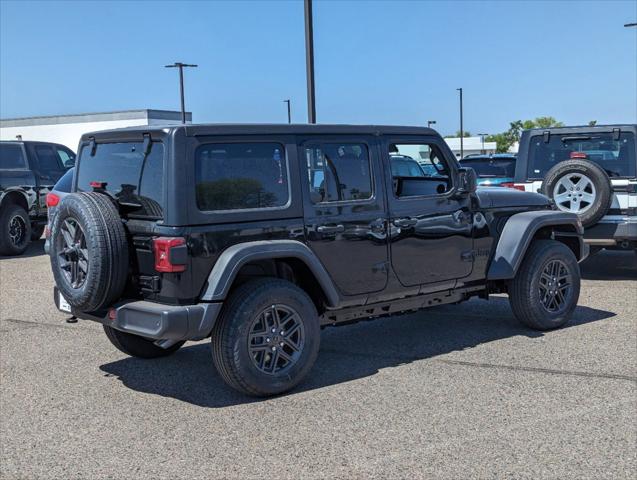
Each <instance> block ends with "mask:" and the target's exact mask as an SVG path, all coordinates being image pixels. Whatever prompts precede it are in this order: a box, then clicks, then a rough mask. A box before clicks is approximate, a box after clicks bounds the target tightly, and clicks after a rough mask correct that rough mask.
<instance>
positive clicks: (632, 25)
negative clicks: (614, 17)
mask: <svg viewBox="0 0 637 480" xmlns="http://www.w3.org/2000/svg"><path fill="white" fill-rule="evenodd" d="M624 27H637V23H625V24H624Z"/></svg>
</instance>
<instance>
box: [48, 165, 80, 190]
mask: <svg viewBox="0 0 637 480" xmlns="http://www.w3.org/2000/svg"><path fill="white" fill-rule="evenodd" d="M74 172H75V169H74V168H71V169H70V170H67V172H66V173H65V174H64V175H62V178H60V179H59V180H58V183H56V184H55V186H54V187H53V190H55V191H58V192H64V193H69V192H70V191H71V187H72V186H73V173H74Z"/></svg>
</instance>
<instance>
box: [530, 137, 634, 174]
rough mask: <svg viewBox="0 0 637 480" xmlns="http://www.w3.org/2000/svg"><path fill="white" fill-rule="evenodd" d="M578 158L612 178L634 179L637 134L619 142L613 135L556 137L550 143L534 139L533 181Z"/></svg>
mask: <svg viewBox="0 0 637 480" xmlns="http://www.w3.org/2000/svg"><path fill="white" fill-rule="evenodd" d="M571 158H577V159H582V160H588V161H591V162H595V163H596V164H598V165H599V166H600V167H602V168H603V169H604V170H605V171H606V173H608V176H609V177H611V178H613V177H634V176H635V169H636V165H635V163H636V161H635V135H634V134H633V133H632V132H622V133H621V134H620V135H619V139H616V137H614V135H613V133H611V132H608V133H590V134H588V133H581V134H576V135H573V134H569V135H566V134H564V135H558V134H552V135H550V137H549V141H548V142H544V138H543V136H542V135H536V136H533V137H531V141H530V148H529V166H528V176H529V178H537V179H541V178H544V176H545V175H546V173H547V172H548V171H549V170H550V169H551V168H552V167H553V166H554V165H556V164H557V163H559V162H563V161H564V160H569V159H571Z"/></svg>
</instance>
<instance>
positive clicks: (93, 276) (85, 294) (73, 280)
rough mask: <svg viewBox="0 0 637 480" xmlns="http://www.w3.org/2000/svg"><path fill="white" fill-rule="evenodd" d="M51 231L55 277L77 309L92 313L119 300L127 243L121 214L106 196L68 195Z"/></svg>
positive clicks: (126, 255) (125, 276)
mask: <svg viewBox="0 0 637 480" xmlns="http://www.w3.org/2000/svg"><path fill="white" fill-rule="evenodd" d="M52 231H53V236H52V238H51V255H50V257H51V269H52V270H53V277H54V278H55V283H56V284H57V286H58V288H59V290H60V292H61V294H62V295H63V296H64V298H65V299H66V300H67V301H68V302H69V303H70V304H71V305H72V306H73V307H75V308H76V309H78V310H80V311H83V312H93V311H96V310H99V309H101V308H105V307H108V306H110V305H111V304H112V303H113V302H114V301H116V300H117V299H118V298H120V296H121V294H122V292H123V290H124V287H125V285H126V278H127V273H128V245H127V243H126V231H125V230H124V225H123V224H122V221H121V219H120V217H119V213H118V211H117V209H116V207H115V205H114V204H113V202H112V200H111V199H110V198H109V197H108V196H107V195H106V194H103V193H95V192H82V193H74V194H71V195H68V196H67V197H65V198H64V200H63V201H62V202H61V203H60V205H59V207H58V214H57V215H56V217H55V222H54V225H53V228H52Z"/></svg>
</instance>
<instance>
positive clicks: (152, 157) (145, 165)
mask: <svg viewBox="0 0 637 480" xmlns="http://www.w3.org/2000/svg"><path fill="white" fill-rule="evenodd" d="M76 169H77V189H78V190H79V191H88V192H90V191H92V190H93V187H91V182H103V183H105V184H106V186H105V190H106V192H107V193H109V194H110V195H111V196H113V197H114V198H116V199H118V200H119V201H120V202H124V203H126V204H127V207H126V208H127V212H129V216H131V217H151V218H163V206H164V145H163V144H162V143H161V142H152V148H151V149H150V152H149V153H148V155H145V154H144V144H143V143H142V142H138V143H134V142H130V143H98V144H97V145H95V154H94V155H91V147H90V145H85V146H83V147H82V151H81V153H80V162H79V166H78V167H77V168H76Z"/></svg>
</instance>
